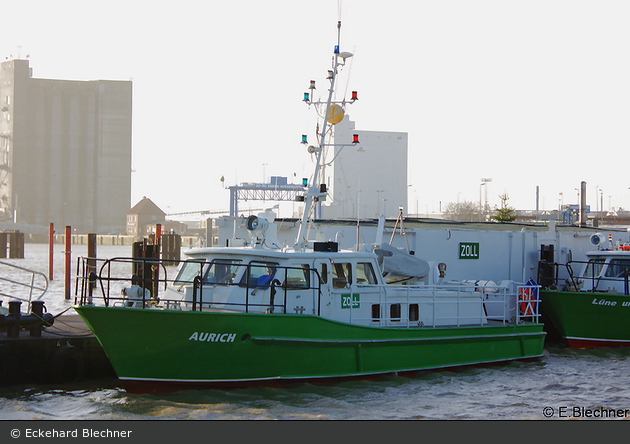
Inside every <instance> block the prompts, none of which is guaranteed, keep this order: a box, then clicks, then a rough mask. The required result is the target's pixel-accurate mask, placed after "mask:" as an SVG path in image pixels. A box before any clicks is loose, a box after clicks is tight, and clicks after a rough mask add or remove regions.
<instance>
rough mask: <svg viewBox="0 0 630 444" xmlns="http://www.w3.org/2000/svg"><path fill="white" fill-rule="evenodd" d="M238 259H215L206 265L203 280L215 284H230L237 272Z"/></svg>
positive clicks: (239, 261)
mask: <svg viewBox="0 0 630 444" xmlns="http://www.w3.org/2000/svg"><path fill="white" fill-rule="evenodd" d="M241 262H242V261H241V260H240V259H215V260H213V261H212V262H211V263H210V265H209V266H206V271H205V274H204V278H203V282H204V283H208V284H216V285H232V284H233V283H234V278H235V277H236V275H237V274H238V271H239V265H240V264H241Z"/></svg>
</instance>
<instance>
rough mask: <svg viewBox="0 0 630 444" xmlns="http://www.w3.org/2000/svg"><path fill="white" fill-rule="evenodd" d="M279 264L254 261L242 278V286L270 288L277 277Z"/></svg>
mask: <svg viewBox="0 0 630 444" xmlns="http://www.w3.org/2000/svg"><path fill="white" fill-rule="evenodd" d="M277 267H278V264H277V263H274V262H260V261H252V262H250V263H249V267H247V270H246V271H245V273H244V274H243V277H242V278H241V282H240V285H241V286H244V287H245V286H247V287H252V288H253V287H258V286H264V287H267V286H269V284H270V282H271V281H272V280H273V278H274V277H276V273H277V271H278V270H277Z"/></svg>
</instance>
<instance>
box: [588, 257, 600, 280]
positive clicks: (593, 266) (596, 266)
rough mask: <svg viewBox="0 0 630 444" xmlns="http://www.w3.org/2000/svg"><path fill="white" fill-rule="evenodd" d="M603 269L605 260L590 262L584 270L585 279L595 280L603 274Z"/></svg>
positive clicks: (592, 260) (591, 260)
mask: <svg viewBox="0 0 630 444" xmlns="http://www.w3.org/2000/svg"><path fill="white" fill-rule="evenodd" d="M603 267H604V259H603V258H596V259H590V260H589V261H588V264H586V268H585V270H584V277H585V278H594V277H597V276H599V274H600V273H601V272H602V268H603Z"/></svg>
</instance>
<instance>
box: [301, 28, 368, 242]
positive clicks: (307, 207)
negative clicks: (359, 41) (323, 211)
mask: <svg viewBox="0 0 630 444" xmlns="http://www.w3.org/2000/svg"><path fill="white" fill-rule="evenodd" d="M340 42H341V21H338V22H337V45H336V46H335V50H334V58H333V69H332V71H328V80H330V88H329V89H328V100H327V101H326V110H325V112H324V122H323V128H322V131H321V133H320V134H319V136H320V139H319V146H318V147H309V151H310V152H314V153H317V161H316V163H315V171H314V173H313V178H312V179H311V182H310V184H308V187H307V190H306V192H305V193H304V212H303V214H302V220H301V221H300V225H299V227H298V234H297V238H296V240H295V247H296V248H305V247H306V245H307V239H306V234H305V232H306V226H307V223H308V218H309V214H310V213H311V210H312V209H313V204H314V203H315V199H316V198H319V197H322V196H323V195H325V192H322V191H321V190H320V188H319V186H318V185H317V183H318V181H319V174H320V169H321V166H322V156H323V151H324V147H325V146H327V145H326V132H327V127H328V123H329V118H330V117H331V115H330V112H331V105H332V104H333V94H334V92H335V80H336V78H337V70H338V67H339V65H341V64H342V63H340V62H339V57H340V56H341V58H342V59H343V64H345V61H346V58H348V57H352V54H350V53H343V54H341V55H340V53H339V47H340ZM313 89H315V87H314V82H313V81H311V92H312V90H313ZM304 100H305V101H307V99H306V98H305V99H304ZM355 100H357V98H356V92H353V95H352V101H353V102H354V101H355ZM307 103H309V104H310V103H311V102H310V100H309V101H307ZM341 103H342V105H343V104H345V100H344V101H343V102H341ZM341 110H343V108H341ZM304 137H305V136H303V138H304ZM358 142H359V138H358V136H357V135H354V136H353V144H356V143H358ZM303 143H305V140H303ZM333 146H345V145H333Z"/></svg>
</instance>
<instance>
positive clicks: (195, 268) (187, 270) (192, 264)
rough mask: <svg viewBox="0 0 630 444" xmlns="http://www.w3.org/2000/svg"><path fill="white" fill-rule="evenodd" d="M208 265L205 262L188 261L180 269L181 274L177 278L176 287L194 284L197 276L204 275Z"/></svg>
mask: <svg viewBox="0 0 630 444" xmlns="http://www.w3.org/2000/svg"><path fill="white" fill-rule="evenodd" d="M204 267H207V264H206V263H205V262H203V261H186V262H184V264H183V265H182V268H180V269H179V273H178V274H177V277H176V278H175V282H174V284H175V285H185V284H192V282H193V279H195V277H196V276H202V275H203V269H204Z"/></svg>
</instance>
